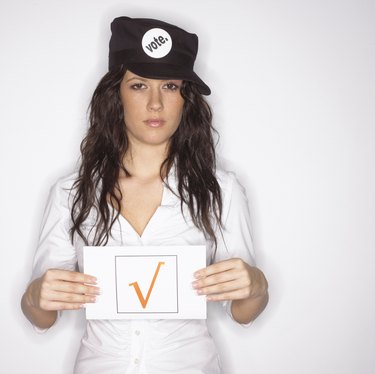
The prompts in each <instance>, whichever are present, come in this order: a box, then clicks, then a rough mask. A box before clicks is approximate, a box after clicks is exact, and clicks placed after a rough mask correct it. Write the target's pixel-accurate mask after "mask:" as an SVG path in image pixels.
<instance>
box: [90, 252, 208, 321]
mask: <svg viewBox="0 0 375 374" xmlns="http://www.w3.org/2000/svg"><path fill="white" fill-rule="evenodd" d="M83 261H84V272H85V273H86V274H90V275H93V276H95V277H97V279H98V286H99V287H100V290H101V294H100V295H99V296H98V297H97V301H96V302H95V303H88V304H86V318H87V319H180V318H182V319H205V318H206V300H205V297H204V296H198V295H197V293H196V291H195V290H194V289H193V288H192V285H191V283H192V282H193V281H194V277H193V273H194V272H195V271H197V270H199V269H201V268H204V267H205V266H206V247H205V246H173V247H164V246H160V247H159V246H142V247H131V246H130V247H84V248H83Z"/></svg>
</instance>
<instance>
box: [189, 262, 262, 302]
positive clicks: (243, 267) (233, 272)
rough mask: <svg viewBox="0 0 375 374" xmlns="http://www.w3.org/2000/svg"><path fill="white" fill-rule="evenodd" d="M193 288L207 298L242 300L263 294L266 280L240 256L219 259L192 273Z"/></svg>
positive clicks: (213, 299)
mask: <svg viewBox="0 0 375 374" xmlns="http://www.w3.org/2000/svg"><path fill="white" fill-rule="evenodd" d="M194 276H195V278H196V280H195V281H194V282H193V288H194V289H196V290H197V293H198V294H199V295H206V297H207V300H210V301H223V300H243V299H252V298H257V297H261V296H264V295H265V294H266V293H267V288H268V285H267V281H266V278H265V277H264V275H263V273H262V272H261V271H260V270H259V269H258V268H256V267H253V266H250V265H249V264H247V263H246V262H244V261H243V260H241V259H240V258H232V259H229V260H224V261H220V262H217V263H214V264H212V265H209V266H207V267H206V268H204V269H200V270H198V271H196V272H195V273H194Z"/></svg>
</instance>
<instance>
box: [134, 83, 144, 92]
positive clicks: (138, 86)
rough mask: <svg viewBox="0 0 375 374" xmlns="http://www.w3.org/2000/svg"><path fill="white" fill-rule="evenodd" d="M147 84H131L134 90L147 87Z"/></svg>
mask: <svg viewBox="0 0 375 374" xmlns="http://www.w3.org/2000/svg"><path fill="white" fill-rule="evenodd" d="M145 87H146V86H145V85H144V84H143V83H134V84H132V85H131V86H130V88H132V89H133V90H141V89H142V88H145Z"/></svg>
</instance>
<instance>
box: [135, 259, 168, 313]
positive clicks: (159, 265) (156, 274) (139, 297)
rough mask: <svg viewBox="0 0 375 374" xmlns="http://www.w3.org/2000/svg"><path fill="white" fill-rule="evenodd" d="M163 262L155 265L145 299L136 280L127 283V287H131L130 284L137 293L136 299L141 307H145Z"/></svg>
mask: <svg viewBox="0 0 375 374" xmlns="http://www.w3.org/2000/svg"><path fill="white" fill-rule="evenodd" d="M164 264H165V262H159V263H158V266H157V267H156V270H155V274H154V277H153V278H152V282H151V285H150V288H149V289H148V292H147V296H146V299H145V298H144V297H143V294H142V291H141V289H140V288H139V285H138V282H133V283H129V287H131V286H133V287H134V289H135V292H136V293H137V296H138V299H139V301H140V303H141V304H142V307H143V309H144V308H146V306H147V303H148V299H149V298H150V295H151V292H152V289H153V288H154V284H155V281H156V277H157V276H158V274H159V270H160V267H161V265H164Z"/></svg>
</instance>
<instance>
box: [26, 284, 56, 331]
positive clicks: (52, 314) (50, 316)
mask: <svg viewBox="0 0 375 374" xmlns="http://www.w3.org/2000/svg"><path fill="white" fill-rule="evenodd" d="M32 287H33V284H32V283H31V284H30V285H29V287H28V288H27V290H26V292H25V293H24V294H23V296H22V299H21V309H22V312H23V314H24V315H25V316H26V318H27V319H28V320H29V321H30V322H31V323H32V324H33V325H35V326H37V327H39V328H42V329H47V328H49V327H51V326H52V325H53V324H54V323H55V321H56V318H57V312H56V311H55V310H43V309H40V308H36V307H34V306H33V305H32V303H31V297H30V292H31V291H30V288H32Z"/></svg>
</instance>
